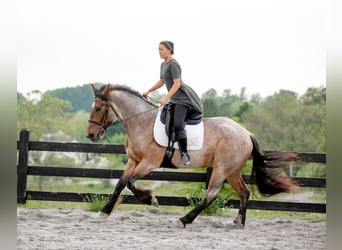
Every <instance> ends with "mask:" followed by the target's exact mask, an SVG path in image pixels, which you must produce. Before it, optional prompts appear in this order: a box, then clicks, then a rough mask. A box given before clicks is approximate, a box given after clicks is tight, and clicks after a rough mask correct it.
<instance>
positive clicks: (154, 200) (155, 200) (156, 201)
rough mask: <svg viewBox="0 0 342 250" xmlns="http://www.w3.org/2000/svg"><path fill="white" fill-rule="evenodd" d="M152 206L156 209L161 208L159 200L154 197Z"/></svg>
mask: <svg viewBox="0 0 342 250" xmlns="http://www.w3.org/2000/svg"><path fill="white" fill-rule="evenodd" d="M151 205H152V206H155V207H159V203H158V200H157V198H156V197H155V196H154V195H153V196H152V199H151Z"/></svg>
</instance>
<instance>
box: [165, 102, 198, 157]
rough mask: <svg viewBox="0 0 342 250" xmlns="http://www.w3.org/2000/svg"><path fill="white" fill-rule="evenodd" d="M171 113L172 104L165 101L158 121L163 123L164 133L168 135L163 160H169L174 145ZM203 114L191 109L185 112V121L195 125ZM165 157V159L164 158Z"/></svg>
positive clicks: (172, 111)
mask: <svg viewBox="0 0 342 250" xmlns="http://www.w3.org/2000/svg"><path fill="white" fill-rule="evenodd" d="M173 113H174V105H172V104H171V103H167V104H165V105H164V106H163V108H162V110H161V113H160V122H161V123H162V124H164V125H165V133H166V135H167V137H168V143H167V147H166V152H165V157H164V161H165V160H171V158H172V156H173V154H174V151H175V147H174V144H175V142H176V135H175V132H174V129H173ZM202 117H203V114H202V113H200V112H197V111H192V112H189V113H188V114H187V117H186V120H185V123H186V125H197V124H200V123H201V121H202ZM165 158H166V159H165Z"/></svg>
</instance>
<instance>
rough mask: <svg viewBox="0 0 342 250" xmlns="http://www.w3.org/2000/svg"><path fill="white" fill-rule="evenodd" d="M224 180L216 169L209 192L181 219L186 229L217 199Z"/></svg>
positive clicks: (210, 182)
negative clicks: (187, 225)
mask: <svg viewBox="0 0 342 250" xmlns="http://www.w3.org/2000/svg"><path fill="white" fill-rule="evenodd" d="M224 180H225V177H224V176H223V175H222V174H218V173H217V171H216V170H215V169H214V170H213V172H212V175H211V178H210V181H209V185H208V190H207V192H206V194H205V196H204V199H203V200H202V202H201V203H200V204H199V205H197V206H196V207H195V208H194V209H193V210H191V211H190V212H189V213H187V214H186V215H185V216H183V217H182V218H180V219H179V220H180V221H181V222H182V223H183V226H184V227H185V226H186V224H189V223H192V222H193V221H194V219H195V218H196V217H197V216H198V215H199V214H200V213H201V212H202V211H203V210H204V209H205V208H207V207H208V206H209V205H210V204H211V203H212V202H213V201H214V200H215V199H216V198H217V196H218V194H219V192H220V189H221V187H222V184H223V182H224Z"/></svg>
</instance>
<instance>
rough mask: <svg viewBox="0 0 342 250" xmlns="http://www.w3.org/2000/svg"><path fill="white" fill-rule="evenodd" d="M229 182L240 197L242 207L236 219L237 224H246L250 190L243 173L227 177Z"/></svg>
mask: <svg viewBox="0 0 342 250" xmlns="http://www.w3.org/2000/svg"><path fill="white" fill-rule="evenodd" d="M227 180H228V182H229V184H230V185H231V186H232V188H233V189H234V190H235V192H236V193H237V194H238V195H239V197H240V207H239V213H238V216H237V217H236V219H235V220H234V223H235V224H242V225H243V226H244V225H245V221H246V210H247V203H248V199H249V190H248V188H247V186H246V184H245V182H244V180H243V178H242V176H241V174H236V175H233V176H230V177H228V178H227Z"/></svg>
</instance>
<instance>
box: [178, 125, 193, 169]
mask: <svg viewBox="0 0 342 250" xmlns="http://www.w3.org/2000/svg"><path fill="white" fill-rule="evenodd" d="M176 136H177V141H178V146H179V149H180V153H181V160H180V163H179V165H181V166H185V165H188V164H190V155H189V153H188V150H187V146H188V140H187V137H186V131H185V130H184V131H180V132H177V134H176Z"/></svg>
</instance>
